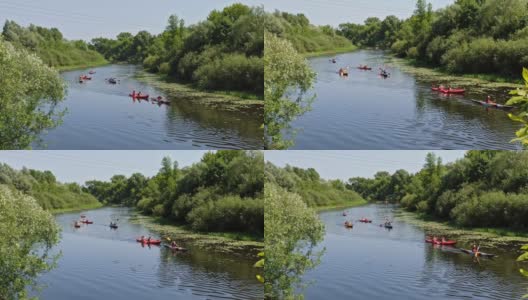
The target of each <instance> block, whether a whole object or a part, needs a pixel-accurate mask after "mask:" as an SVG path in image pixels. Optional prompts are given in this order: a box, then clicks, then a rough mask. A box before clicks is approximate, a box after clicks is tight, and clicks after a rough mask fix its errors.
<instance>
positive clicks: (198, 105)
mask: <svg viewBox="0 0 528 300" xmlns="http://www.w3.org/2000/svg"><path fill="white" fill-rule="evenodd" d="M93 70H94V71H95V72H96V73H95V74H94V75H91V76H92V77H93V78H92V80H87V81H86V82H85V83H82V84H81V83H79V76H80V75H81V74H87V73H88V70H77V71H70V72H63V73H62V74H61V75H62V77H63V78H64V80H65V81H66V83H67V86H68V94H67V96H66V99H65V100H64V101H63V102H62V103H60V104H59V105H58V107H57V111H62V110H64V109H66V110H67V112H66V115H65V116H64V118H63V120H64V122H63V123H62V124H61V125H59V126H58V127H57V128H54V129H52V130H50V131H49V132H44V133H43V134H41V135H40V141H39V142H36V143H34V144H33V148H34V149H61V150H78V149H82V150H90V149H110V150H113V149H121V150H123V149H133V150H146V149H148V150H152V149H173V150H177V149H262V148H263V147H264V146H263V138H262V137H263V130H262V129H261V125H262V120H263V115H262V114H263V112H262V109H259V108H244V109H242V108H241V109H232V108H231V107H229V106H227V105H224V106H222V105H204V103H203V102H202V101H196V100H193V99H187V98H185V97H184V96H181V95H178V94H177V93H176V94H172V93H171V94H165V93H164V92H163V91H161V90H158V89H156V88H154V87H152V86H149V85H148V84H145V83H143V82H140V81H138V80H136V79H135V78H134V76H135V75H136V73H137V72H138V70H139V69H138V68H137V67H136V66H133V65H109V66H104V67H100V68H94V69H93ZM111 77H115V78H118V79H120V83H119V84H116V85H112V84H108V83H107V82H106V81H105V78H111ZM132 90H136V91H141V92H142V93H143V94H149V95H150V96H152V97H157V96H159V95H161V96H163V97H165V98H166V99H168V100H170V101H171V105H170V106H168V105H158V104H155V103H152V102H151V101H137V100H136V101H134V100H133V99H132V98H130V97H128V94H130V93H131V92H132Z"/></svg>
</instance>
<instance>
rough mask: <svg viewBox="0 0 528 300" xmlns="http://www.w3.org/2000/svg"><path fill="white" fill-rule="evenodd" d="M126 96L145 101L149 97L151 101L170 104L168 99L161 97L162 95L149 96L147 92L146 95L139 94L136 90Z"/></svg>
mask: <svg viewBox="0 0 528 300" xmlns="http://www.w3.org/2000/svg"><path fill="white" fill-rule="evenodd" d="M128 96H129V97H131V98H132V99H134V100H146V101H148V100H149V99H150V100H151V101H152V103H156V102H157V103H158V104H166V105H170V101H168V100H165V99H163V97H162V96H158V97H152V98H149V95H148V94H147V95H143V94H141V92H138V93H136V91H132V93H131V94H128Z"/></svg>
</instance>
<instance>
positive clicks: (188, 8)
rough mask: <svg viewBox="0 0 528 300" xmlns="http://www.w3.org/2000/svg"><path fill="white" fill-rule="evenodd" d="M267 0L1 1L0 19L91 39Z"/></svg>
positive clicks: (160, 27)
mask: <svg viewBox="0 0 528 300" xmlns="http://www.w3.org/2000/svg"><path fill="white" fill-rule="evenodd" d="M265 1H267V0H242V1H236V0H192V1H185V0H148V1H136V0H133V1H125V0H111V1H109V0H90V1H71V0H41V1H35V0H2V1H0V22H1V25H2V26H3V24H4V22H5V20H6V19H9V20H14V21H15V22H17V23H19V24H22V25H24V26H27V25H29V24H30V23H32V24H35V25H39V26H44V27H56V28H58V29H59V30H60V31H61V32H62V33H63V34H64V36H65V37H66V38H68V39H84V40H90V39H92V38H94V37H99V36H104V37H112V38H113V37H115V36H116V35H117V34H118V33H120V32H132V33H134V34H135V33H136V32H138V31H140V30H147V31H149V32H151V33H160V32H162V31H163V30H164V28H165V26H166V25H167V20H168V18H169V16H170V15H171V14H177V15H178V16H179V17H180V18H183V19H184V20H185V22H186V24H195V23H197V22H199V21H203V20H205V19H206V18H207V16H208V15H209V13H210V12H211V11H212V10H213V9H222V8H224V7H226V6H228V5H230V4H233V3H239V2H241V3H244V4H247V5H250V6H261V5H262V3H264V2H265Z"/></svg>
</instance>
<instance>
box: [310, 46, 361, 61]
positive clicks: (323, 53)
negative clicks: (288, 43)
mask: <svg viewBox="0 0 528 300" xmlns="http://www.w3.org/2000/svg"><path fill="white" fill-rule="evenodd" d="M358 50H362V49H360V48H359V47H357V46H355V45H350V46H347V47H338V48H335V49H329V50H321V51H315V52H307V53H303V54H302V55H303V56H304V57H306V58H313V57H320V56H332V55H336V54H342V53H351V52H355V51H358Z"/></svg>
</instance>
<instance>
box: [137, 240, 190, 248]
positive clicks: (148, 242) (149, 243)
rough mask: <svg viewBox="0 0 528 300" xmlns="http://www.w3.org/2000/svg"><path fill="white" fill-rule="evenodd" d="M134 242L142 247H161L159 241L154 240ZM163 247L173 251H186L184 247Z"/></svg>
mask: <svg viewBox="0 0 528 300" xmlns="http://www.w3.org/2000/svg"><path fill="white" fill-rule="evenodd" d="M136 242H138V243H141V244H142V245H154V246H161V240H155V239H146V238H137V239H136ZM163 247H165V248H169V249H171V250H174V251H187V249H186V248H184V247H180V246H173V245H170V244H163Z"/></svg>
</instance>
